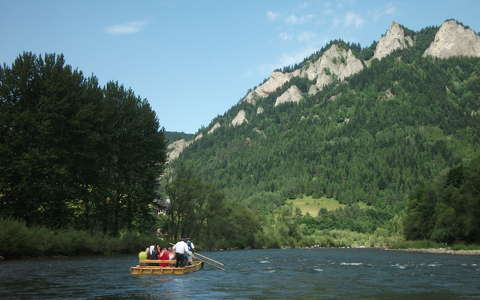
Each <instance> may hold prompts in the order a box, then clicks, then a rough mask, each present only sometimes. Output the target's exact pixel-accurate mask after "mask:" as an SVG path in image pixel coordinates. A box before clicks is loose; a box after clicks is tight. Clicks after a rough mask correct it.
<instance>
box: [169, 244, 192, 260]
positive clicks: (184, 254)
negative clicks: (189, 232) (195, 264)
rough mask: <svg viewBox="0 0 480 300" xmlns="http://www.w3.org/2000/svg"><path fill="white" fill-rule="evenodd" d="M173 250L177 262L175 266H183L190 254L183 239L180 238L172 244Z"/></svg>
mask: <svg viewBox="0 0 480 300" xmlns="http://www.w3.org/2000/svg"><path fill="white" fill-rule="evenodd" d="M173 251H175V257H176V258H177V262H176V264H175V267H184V266H186V265H187V262H188V256H191V255H192V252H191V251H190V249H189V248H188V245H187V243H186V242H185V239H182V240H180V241H179V242H178V243H176V244H175V245H174V246H173Z"/></svg>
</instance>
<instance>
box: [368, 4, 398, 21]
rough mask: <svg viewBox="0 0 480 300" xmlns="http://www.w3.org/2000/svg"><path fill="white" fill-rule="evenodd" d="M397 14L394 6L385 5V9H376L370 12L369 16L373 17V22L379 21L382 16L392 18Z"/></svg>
mask: <svg viewBox="0 0 480 300" xmlns="http://www.w3.org/2000/svg"><path fill="white" fill-rule="evenodd" d="M396 12H397V7H396V6H394V5H393V4H392V3H389V4H387V5H386V6H385V7H382V8H377V9H375V10H373V11H370V13H369V14H370V15H371V16H372V17H373V19H374V20H375V21H377V20H378V19H380V18H381V17H384V16H392V15H394V14H395V13H396Z"/></svg>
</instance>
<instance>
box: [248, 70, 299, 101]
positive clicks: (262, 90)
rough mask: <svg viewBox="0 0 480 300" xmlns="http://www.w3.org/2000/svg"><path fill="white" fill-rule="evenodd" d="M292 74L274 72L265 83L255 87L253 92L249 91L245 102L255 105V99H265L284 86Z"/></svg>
mask: <svg viewBox="0 0 480 300" xmlns="http://www.w3.org/2000/svg"><path fill="white" fill-rule="evenodd" d="M292 77H293V74H292V73H283V72H280V71H274V72H273V73H272V75H271V76H270V77H269V78H268V80H267V81H265V82H264V83H262V84H261V85H259V86H258V87H256V88H255V89H254V90H253V91H250V93H248V95H247V96H245V101H247V102H248V103H252V104H255V102H256V99H258V98H264V97H267V96H268V95H269V94H270V93H271V92H273V91H275V90H276V89H277V88H279V87H281V86H282V85H284V84H285V82H287V81H289V80H290V79H292Z"/></svg>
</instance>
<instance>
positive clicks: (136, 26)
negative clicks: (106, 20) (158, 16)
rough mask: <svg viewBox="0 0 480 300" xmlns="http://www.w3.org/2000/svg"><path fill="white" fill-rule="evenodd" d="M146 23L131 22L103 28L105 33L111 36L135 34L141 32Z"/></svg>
mask: <svg viewBox="0 0 480 300" xmlns="http://www.w3.org/2000/svg"><path fill="white" fill-rule="evenodd" d="M145 25H147V22H146V21H133V22H128V23H124V24H117V25H111V26H108V27H107V28H105V32H106V33H108V34H113V35H121V34H135V33H137V32H140V31H142V30H143V28H144V27H145Z"/></svg>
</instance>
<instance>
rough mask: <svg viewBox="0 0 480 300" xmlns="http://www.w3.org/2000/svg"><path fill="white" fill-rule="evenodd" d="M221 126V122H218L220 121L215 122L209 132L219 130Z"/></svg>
mask: <svg viewBox="0 0 480 300" xmlns="http://www.w3.org/2000/svg"><path fill="white" fill-rule="evenodd" d="M220 127H221V125H220V123H218V122H217V123H215V124H214V125H213V126H212V128H210V130H209V131H208V134H210V133H213V132H214V131H215V130H217V129H218V128H220Z"/></svg>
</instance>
